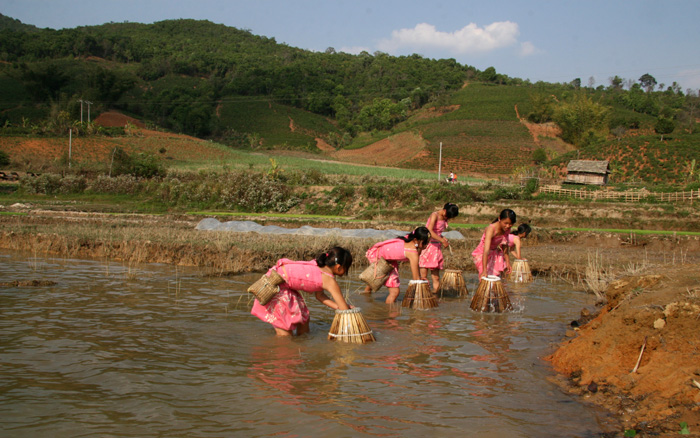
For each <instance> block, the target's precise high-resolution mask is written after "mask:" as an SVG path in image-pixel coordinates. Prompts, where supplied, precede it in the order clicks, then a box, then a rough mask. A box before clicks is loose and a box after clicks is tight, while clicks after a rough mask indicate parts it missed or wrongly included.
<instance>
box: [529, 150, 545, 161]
mask: <svg viewBox="0 0 700 438" xmlns="http://www.w3.org/2000/svg"><path fill="white" fill-rule="evenodd" d="M532 161H534V162H535V164H542V163H544V162H545V161H547V151H545V150H544V148H537V149H535V150H534V152H532Z"/></svg>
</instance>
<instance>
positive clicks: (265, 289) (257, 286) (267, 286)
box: [248, 270, 284, 306]
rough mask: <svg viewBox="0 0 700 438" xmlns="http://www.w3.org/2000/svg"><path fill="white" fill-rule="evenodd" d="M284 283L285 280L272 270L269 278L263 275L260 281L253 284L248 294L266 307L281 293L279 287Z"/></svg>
mask: <svg viewBox="0 0 700 438" xmlns="http://www.w3.org/2000/svg"><path fill="white" fill-rule="evenodd" d="M282 283H284V278H282V276H281V275H280V274H278V273H277V271H275V270H272V271H270V276H269V277H268V276H267V275H265V274H263V276H262V277H260V280H258V281H256V282H255V283H253V284H252V285H251V286H250V287H249V288H248V292H250V293H251V294H253V295H255V298H257V299H258V302H259V303H260V304H262V305H263V306H264V305H265V304H267V303H269V302H270V300H271V299H272V297H274V296H275V295H276V294H277V292H279V291H280V288H279V285H280V284H282Z"/></svg>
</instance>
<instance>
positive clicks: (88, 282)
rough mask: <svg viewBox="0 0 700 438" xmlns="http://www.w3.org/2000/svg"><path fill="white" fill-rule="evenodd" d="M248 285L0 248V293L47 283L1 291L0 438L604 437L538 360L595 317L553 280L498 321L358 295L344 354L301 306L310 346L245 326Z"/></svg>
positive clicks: (320, 318) (462, 306) (592, 416)
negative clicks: (361, 324) (362, 327)
mask: <svg viewBox="0 0 700 438" xmlns="http://www.w3.org/2000/svg"><path fill="white" fill-rule="evenodd" d="M358 273H359V272H355V273H353V274H352V277H353V278H357V275H358ZM402 274H403V273H402ZM259 275H260V274H255V275H253V274H250V275H242V276H237V277H231V278H208V277H204V276H201V275H200V273H199V272H198V271H196V270H185V269H182V268H176V267H174V266H168V265H139V266H138V267H129V266H123V265H121V264H119V263H116V262H104V261H91V260H64V259H44V258H40V259H33V258H31V257H28V256H26V257H24V256H14V255H10V254H8V253H0V282H10V281H13V280H33V279H39V280H51V281H54V282H56V284H55V285H53V286H42V287H10V288H0V316H1V318H0V336H1V338H2V342H1V343H0V377H1V379H0V382H1V383H0V432H1V433H0V435H3V436H13V437H42V436H47V437H48V436H50V437H80V436H120V437H132V436H134V437H135V436H139V437H141V436H188V437H222V436H242V437H243V436H245V437H262V436H273V435H274V436H280V437H299V436H338V437H350V436H382V437H425V436H435V437H442V436H449V437H454V436H471V437H501V436H502V437H506V436H507V437H535V436H537V437H548V436H551V437H559V436H562V437H593V436H598V435H599V434H600V433H601V432H602V431H604V430H605V429H609V427H610V424H611V420H610V418H608V417H607V415H606V414H605V413H603V412H601V411H599V410H597V409H596V408H594V407H592V406H589V405H586V404H583V403H581V402H580V401H579V400H578V399H576V398H572V397H570V396H568V395H567V394H564V393H563V392H561V391H560V390H559V389H558V388H557V387H556V386H554V385H553V384H551V383H550V382H548V381H547V380H546V379H547V377H548V376H551V371H550V370H549V368H548V367H547V364H546V363H544V362H542V360H541V357H543V356H544V355H546V354H548V353H550V352H551V351H552V349H553V346H554V344H555V343H556V342H558V341H559V340H560V339H561V337H562V335H563V332H564V330H565V326H566V323H568V322H569V321H571V320H572V319H575V318H576V317H577V316H578V313H579V311H580V309H581V308H582V307H585V306H590V305H591V304H592V298H591V297H590V296H589V295H585V294H583V293H580V292H573V291H571V290H568V289H567V287H568V286H566V285H564V284H552V283H546V282H542V281H539V280H537V281H536V282H535V283H532V284H530V285H525V286H522V285H520V286H517V287H514V286H512V285H507V287H508V290H509V292H510V293H511V297H512V300H513V301H514V303H515V305H516V307H517V309H518V310H517V311H516V312H514V313H507V314H496V315H494V314H478V313H474V312H472V311H471V310H470V309H469V301H468V300H458V299H451V300H447V299H445V300H443V301H441V303H440V306H439V307H438V308H436V309H432V310H429V311H414V310H407V309H400V308H398V307H394V308H389V307H388V306H387V305H386V304H384V303H383V300H384V298H385V297H386V289H383V290H382V291H380V292H378V293H376V294H374V295H372V296H361V295H354V294H353V295H351V297H350V300H351V302H352V303H353V304H354V305H356V306H360V307H361V308H362V310H363V314H364V315H365V317H366V318H367V320H368V322H369V324H370V326H371V327H372V329H373V330H374V333H375V335H376V337H377V342H375V343H371V344H365V345H349V344H342V343H334V342H330V341H328V340H327V332H328V329H329V327H330V323H331V320H332V317H333V314H332V312H331V310H330V309H327V308H326V307H324V306H323V305H321V304H320V303H318V302H316V301H315V300H314V299H313V298H309V297H310V296H308V295H307V298H308V299H307V303H308V304H309V306H310V309H311V318H312V323H311V333H310V334H307V335H304V336H301V337H298V338H279V337H276V336H275V335H274V331H273V329H272V328H271V326H269V325H268V324H265V323H263V322H262V321H260V320H258V319H257V318H255V317H253V316H251V315H250V313H249V309H250V303H249V302H248V295H249V294H247V293H246V292H245V289H246V288H247V286H248V285H249V284H251V283H252V282H253V281H255V280H256V279H257V278H259ZM466 277H467V285H468V287H469V290H470V292H473V291H474V290H475V289H476V287H475V286H476V285H475V284H474V283H475V281H476V280H475V278H471V276H470V275H467V276H466ZM402 278H406V277H405V275H404V276H403V277H402ZM341 285H342V287H343V289H345V290H347V291H351V292H352V291H355V290H358V289H360V288H361V285H360V283H359V281H357V282H356V281H350V280H345V279H343V280H341ZM402 296H403V293H402Z"/></svg>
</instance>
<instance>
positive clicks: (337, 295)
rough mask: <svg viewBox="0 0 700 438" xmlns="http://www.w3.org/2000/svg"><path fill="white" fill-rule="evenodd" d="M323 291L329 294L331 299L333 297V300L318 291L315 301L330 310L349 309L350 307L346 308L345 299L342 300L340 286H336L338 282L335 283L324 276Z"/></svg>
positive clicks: (333, 279)
mask: <svg viewBox="0 0 700 438" xmlns="http://www.w3.org/2000/svg"><path fill="white" fill-rule="evenodd" d="M323 289H325V290H327V291H328V292H330V294H331V297H333V299H330V298H328V296H327V295H326V294H324V293H323V291H318V292H316V299H317V300H318V301H320V302H321V303H323V304H325V305H326V306H328V307H330V308H331V309H336V310H337V309H340V310H348V309H349V308H350V306H348V303H347V302H346V301H345V298H343V293H342V292H341V291H340V286H338V282H337V281H335V278H333V277H329V276H328V275H324V276H323Z"/></svg>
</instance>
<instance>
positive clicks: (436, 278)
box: [430, 269, 440, 294]
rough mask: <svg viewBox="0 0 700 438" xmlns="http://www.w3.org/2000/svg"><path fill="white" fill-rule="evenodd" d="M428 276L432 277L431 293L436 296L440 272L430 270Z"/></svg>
mask: <svg viewBox="0 0 700 438" xmlns="http://www.w3.org/2000/svg"><path fill="white" fill-rule="evenodd" d="M430 275H431V276H432V277H433V293H434V294H437V293H438V290H439V289H440V270H439V269H431V270H430Z"/></svg>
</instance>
